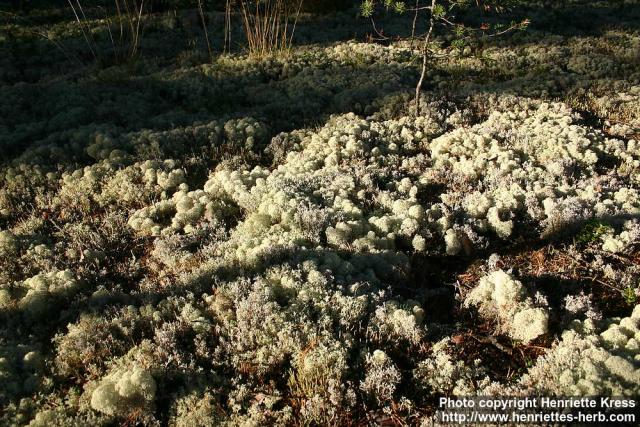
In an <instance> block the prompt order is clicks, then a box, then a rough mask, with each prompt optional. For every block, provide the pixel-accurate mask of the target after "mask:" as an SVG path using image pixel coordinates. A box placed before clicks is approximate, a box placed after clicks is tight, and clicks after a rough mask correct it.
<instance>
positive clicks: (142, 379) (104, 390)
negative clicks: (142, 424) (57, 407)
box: [91, 366, 157, 416]
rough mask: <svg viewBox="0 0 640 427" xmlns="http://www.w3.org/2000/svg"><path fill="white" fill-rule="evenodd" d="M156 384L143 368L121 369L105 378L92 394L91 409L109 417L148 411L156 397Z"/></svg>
mask: <svg viewBox="0 0 640 427" xmlns="http://www.w3.org/2000/svg"><path fill="white" fill-rule="evenodd" d="M156 388H157V386H156V382H155V380H154V379H153V376H152V375H151V373H150V372H149V371H148V370H146V369H143V368H140V367H137V366H134V367H132V368H119V369H116V370H115V371H113V372H111V373H110V374H109V375H107V376H106V377H104V378H103V379H102V380H101V381H100V384H99V385H98V387H97V388H96V389H95V390H94V391H93V393H92V394H91V407H92V408H93V409H95V410H96V411H99V412H102V413H104V414H107V415H119V416H125V415H127V414H128V413H130V412H133V411H135V410H136V409H141V410H148V409H149V406H150V405H151V404H152V403H153V401H154V399H155V396H156Z"/></svg>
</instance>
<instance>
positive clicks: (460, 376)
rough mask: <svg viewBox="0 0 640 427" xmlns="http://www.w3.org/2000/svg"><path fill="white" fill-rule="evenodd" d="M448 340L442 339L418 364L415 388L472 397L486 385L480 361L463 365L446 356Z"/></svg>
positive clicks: (415, 374) (415, 372)
mask: <svg viewBox="0 0 640 427" xmlns="http://www.w3.org/2000/svg"><path fill="white" fill-rule="evenodd" d="M449 344H450V340H449V339H448V338H445V339H443V340H441V341H438V342H437V343H435V344H434V345H433V347H432V348H431V352H430V354H429V357H427V358H426V359H425V360H423V361H421V362H420V363H419V364H418V366H417V367H416V368H415V370H414V372H413V375H414V378H415V381H416V383H417V385H418V386H419V387H420V388H421V389H423V390H425V391H426V392H427V393H430V394H436V395H454V396H472V395H474V394H476V393H478V392H480V390H482V389H483V388H484V387H486V386H487V385H488V384H489V382H490V381H489V377H488V376H487V375H486V373H485V372H484V371H483V368H482V365H481V360H479V359H478V360H476V361H475V363H474V364H471V365H467V364H466V363H465V362H463V361H462V360H456V359H455V358H454V357H452V356H451V355H450V354H449V353H448V347H449Z"/></svg>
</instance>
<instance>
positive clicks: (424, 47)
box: [416, 0, 436, 117]
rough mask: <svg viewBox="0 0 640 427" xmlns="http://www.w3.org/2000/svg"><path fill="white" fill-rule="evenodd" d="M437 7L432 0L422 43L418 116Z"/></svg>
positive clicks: (417, 96) (417, 91) (417, 97)
mask: <svg viewBox="0 0 640 427" xmlns="http://www.w3.org/2000/svg"><path fill="white" fill-rule="evenodd" d="M435 7H436V0H431V9H430V11H429V13H430V16H429V31H428V32H427V35H426V36H425V38H424V44H423V45H422V71H421V72H420V80H419V81H418V84H417V85H416V117H417V116H419V115H420V92H421V91H422V84H423V83H424V78H425V76H426V74H427V60H428V56H429V41H430V40H431V34H432V33H433V27H434V25H435V19H434V16H433V12H434V9H435Z"/></svg>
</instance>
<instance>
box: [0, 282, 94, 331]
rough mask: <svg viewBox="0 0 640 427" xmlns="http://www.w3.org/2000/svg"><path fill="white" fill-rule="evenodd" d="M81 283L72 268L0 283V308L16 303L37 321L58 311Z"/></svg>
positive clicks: (13, 305) (10, 306)
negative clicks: (59, 304) (9, 282)
mask: <svg viewBox="0 0 640 427" xmlns="http://www.w3.org/2000/svg"><path fill="white" fill-rule="evenodd" d="M80 287H81V282H80V281H78V280H77V279H76V277H75V276H74V275H73V273H72V272H71V271H70V270H62V271H50V272H48V273H40V274H37V275H35V276H33V277H30V278H28V279H25V280H24V281H22V282H20V283H18V284H17V285H16V286H11V287H9V286H6V287H5V286H2V285H0V308H1V309H7V308H12V307H15V308H17V309H19V310H21V311H22V312H23V313H24V314H25V316H26V318H28V319H31V320H33V321H38V320H41V319H42V318H43V316H45V315H46V314H47V313H49V312H51V311H56V305H57V304H58V303H61V302H64V301H68V300H69V298H70V297H72V296H73V295H74V294H75V293H77V292H78V291H79V290H80Z"/></svg>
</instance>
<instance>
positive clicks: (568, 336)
mask: <svg viewBox="0 0 640 427" xmlns="http://www.w3.org/2000/svg"><path fill="white" fill-rule="evenodd" d="M603 324H604V328H602V327H600V326H598V325H599V323H595V322H594V321H592V320H586V321H584V322H579V321H576V322H575V323H574V324H573V325H572V327H570V328H569V329H567V330H566V331H564V332H563V334H562V337H561V339H560V341H559V342H558V343H557V344H556V345H555V347H554V348H552V349H551V350H549V352H548V353H547V354H546V355H544V356H542V357H541V358H540V359H538V361H537V362H536V364H535V365H534V366H533V367H532V368H530V369H529V370H528V372H527V373H526V374H525V375H524V376H523V377H522V378H521V379H520V381H519V382H518V385H517V386H511V387H506V388H501V387H500V386H496V385H493V386H489V388H488V389H487V390H486V391H491V392H492V393H495V392H497V393H517V394H531V393H536V394H542V395H554V396H602V395H605V396H629V397H632V396H637V395H638V393H640V356H639V354H640V346H639V345H638V333H639V332H640V306H636V307H635V308H634V310H633V313H632V314H631V316H629V317H625V318H622V319H620V318H617V319H616V318H614V319H607V320H606V321H604V322H603Z"/></svg>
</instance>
